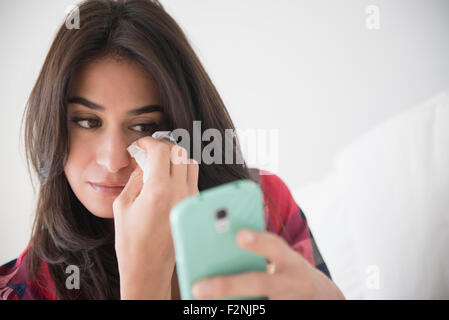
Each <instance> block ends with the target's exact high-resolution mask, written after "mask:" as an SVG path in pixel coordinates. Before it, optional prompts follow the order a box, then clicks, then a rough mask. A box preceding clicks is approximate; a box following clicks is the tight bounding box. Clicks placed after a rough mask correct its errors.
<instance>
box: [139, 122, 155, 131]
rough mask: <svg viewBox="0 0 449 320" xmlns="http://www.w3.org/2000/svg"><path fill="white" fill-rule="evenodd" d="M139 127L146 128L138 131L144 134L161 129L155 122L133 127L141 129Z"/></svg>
mask: <svg viewBox="0 0 449 320" xmlns="http://www.w3.org/2000/svg"><path fill="white" fill-rule="evenodd" d="M139 126H140V127H143V128H144V129H143V130H142V131H139V130H137V131H139V132H142V133H149V132H152V131H155V130H157V128H159V124H157V123H155V122H150V123H139V124H136V125H134V126H133V127H139Z"/></svg>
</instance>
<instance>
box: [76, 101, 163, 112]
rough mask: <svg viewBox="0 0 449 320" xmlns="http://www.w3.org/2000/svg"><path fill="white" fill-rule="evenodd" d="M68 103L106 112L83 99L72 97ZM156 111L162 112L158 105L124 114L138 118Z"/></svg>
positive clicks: (103, 108)
mask: <svg viewBox="0 0 449 320" xmlns="http://www.w3.org/2000/svg"><path fill="white" fill-rule="evenodd" d="M68 102H69V103H77V104H81V105H83V106H85V107H88V108H89V109H93V110H97V111H104V110H106V108H105V107H103V106H100V105H99V104H96V103H95V102H92V101H89V100H87V99H85V98H81V97H72V98H70V99H69V100H68ZM157 111H159V112H162V107H161V106H160V105H158V104H151V105H148V106H144V107H140V108H137V109H133V110H130V111H128V112H127V113H126V114H129V115H133V116H138V115H141V114H144V113H151V112H157Z"/></svg>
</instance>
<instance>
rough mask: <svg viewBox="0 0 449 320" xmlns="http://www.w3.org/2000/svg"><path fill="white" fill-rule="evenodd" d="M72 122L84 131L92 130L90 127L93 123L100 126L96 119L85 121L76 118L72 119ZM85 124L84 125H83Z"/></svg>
mask: <svg viewBox="0 0 449 320" xmlns="http://www.w3.org/2000/svg"><path fill="white" fill-rule="evenodd" d="M72 122H74V123H76V124H77V125H78V126H80V127H81V128H84V129H92V127H90V125H91V124H92V122H93V123H94V124H95V123H96V124H98V122H99V121H98V120H96V119H83V118H77V117H74V118H72ZM81 123H83V124H81Z"/></svg>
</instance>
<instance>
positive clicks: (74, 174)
mask: <svg viewBox="0 0 449 320" xmlns="http://www.w3.org/2000/svg"><path fill="white" fill-rule="evenodd" d="M95 145H96V142H95V141H94V140H93V139H83V138H82V137H74V136H71V138H70V150H69V155H68V157H67V162H66V164H65V166H64V173H65V175H66V177H67V181H68V182H69V185H70V187H71V188H72V191H73V193H74V194H75V196H76V197H77V198H78V200H79V201H80V202H81V203H82V204H83V205H84V207H86V209H87V210H89V212H91V213H92V214H93V215H95V216H97V217H101V218H113V211H112V204H113V200H114V198H111V197H101V196H98V195H97V194H95V192H93V190H92V189H91V187H90V185H89V184H88V180H89V178H91V177H89V176H88V171H89V165H92V161H94V160H95Z"/></svg>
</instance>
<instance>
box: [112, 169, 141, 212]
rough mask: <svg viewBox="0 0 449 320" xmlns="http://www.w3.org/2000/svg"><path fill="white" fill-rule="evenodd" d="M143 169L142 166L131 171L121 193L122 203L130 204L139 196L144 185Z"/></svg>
mask: <svg viewBox="0 0 449 320" xmlns="http://www.w3.org/2000/svg"><path fill="white" fill-rule="evenodd" d="M142 177H143V171H142V169H141V168H140V166H137V167H136V169H135V170H134V171H133V172H132V173H131V175H130V177H129V180H128V182H127V183H126V185H125V187H124V188H123V190H122V192H121V193H120V195H119V198H120V200H118V201H120V202H121V204H122V205H125V206H127V205H129V204H131V203H132V202H134V200H135V199H136V198H137V197H138V196H139V194H140V191H141V190H142V186H143V178H142Z"/></svg>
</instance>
